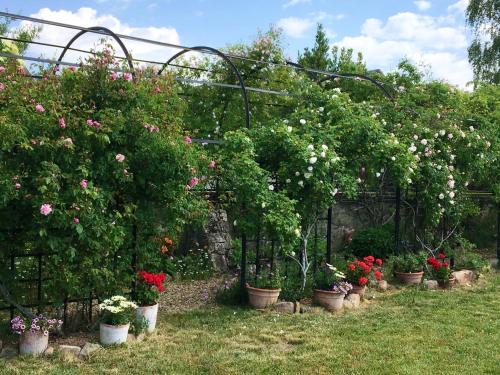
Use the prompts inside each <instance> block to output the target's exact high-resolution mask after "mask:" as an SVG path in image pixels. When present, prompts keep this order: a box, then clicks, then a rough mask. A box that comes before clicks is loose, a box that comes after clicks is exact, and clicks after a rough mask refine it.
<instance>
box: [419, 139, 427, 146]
mask: <svg viewBox="0 0 500 375" xmlns="http://www.w3.org/2000/svg"><path fill="white" fill-rule="evenodd" d="M420 143H421V144H423V145H424V146H425V145H426V144H427V139H425V138H424V139H422V140H421V141H420Z"/></svg>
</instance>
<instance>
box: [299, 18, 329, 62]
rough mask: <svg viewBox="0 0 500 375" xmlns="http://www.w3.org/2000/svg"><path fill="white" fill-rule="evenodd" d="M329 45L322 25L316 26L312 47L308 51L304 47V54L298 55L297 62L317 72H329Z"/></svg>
mask: <svg viewBox="0 0 500 375" xmlns="http://www.w3.org/2000/svg"><path fill="white" fill-rule="evenodd" d="M329 50H330V44H329V41H328V38H327V36H326V34H325V31H324V28H323V25H322V24H320V23H319V24H318V26H317V29H316V38H315V42H314V47H313V48H312V49H309V48H308V47H306V48H305V49H304V53H303V54H302V55H301V54H299V58H298V59H297V62H298V63H299V64H300V65H302V66H304V67H306V68H312V69H317V70H331V68H332V67H331V61H330V58H329V55H328V51H329Z"/></svg>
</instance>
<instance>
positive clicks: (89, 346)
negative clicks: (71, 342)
mask: <svg viewBox="0 0 500 375" xmlns="http://www.w3.org/2000/svg"><path fill="white" fill-rule="evenodd" d="M101 348H102V346H101V345H99V344H94V343H91V342H87V343H85V345H84V346H83V348H82V350H81V351H80V357H82V358H85V359H86V358H89V357H90V355H91V354H92V353H94V352H96V351H98V350H100V349H101Z"/></svg>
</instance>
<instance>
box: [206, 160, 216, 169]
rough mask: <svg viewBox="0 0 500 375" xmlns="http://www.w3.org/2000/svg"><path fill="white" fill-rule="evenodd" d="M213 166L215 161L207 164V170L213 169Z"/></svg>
mask: <svg viewBox="0 0 500 375" xmlns="http://www.w3.org/2000/svg"><path fill="white" fill-rule="evenodd" d="M215 165H216V164H215V160H212V161H211V162H210V163H208V168H211V169H214V168H215Z"/></svg>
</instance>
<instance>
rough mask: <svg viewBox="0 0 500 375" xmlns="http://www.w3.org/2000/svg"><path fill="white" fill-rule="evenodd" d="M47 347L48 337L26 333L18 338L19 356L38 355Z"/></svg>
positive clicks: (38, 333) (37, 333) (39, 333)
mask: <svg viewBox="0 0 500 375" xmlns="http://www.w3.org/2000/svg"><path fill="white" fill-rule="evenodd" d="M47 346H49V335H47V336H45V335H44V334H43V333H41V332H35V333H33V332H31V331H26V332H24V333H22V334H21V337H19V354H31V355H40V354H42V353H43V352H44V351H45V349H47Z"/></svg>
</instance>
